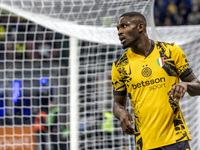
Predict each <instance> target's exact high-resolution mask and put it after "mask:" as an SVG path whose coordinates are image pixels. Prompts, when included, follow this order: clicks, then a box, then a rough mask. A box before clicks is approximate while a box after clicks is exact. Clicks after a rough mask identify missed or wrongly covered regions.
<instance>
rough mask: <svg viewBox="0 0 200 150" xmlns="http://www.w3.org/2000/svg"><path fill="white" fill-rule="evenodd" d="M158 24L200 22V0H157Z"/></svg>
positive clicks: (155, 7) (156, 23) (156, 18)
mask: <svg viewBox="0 0 200 150" xmlns="http://www.w3.org/2000/svg"><path fill="white" fill-rule="evenodd" d="M154 16H155V25H156V26H172V25H197V24H200V1H199V0H156V1H155V6H154Z"/></svg>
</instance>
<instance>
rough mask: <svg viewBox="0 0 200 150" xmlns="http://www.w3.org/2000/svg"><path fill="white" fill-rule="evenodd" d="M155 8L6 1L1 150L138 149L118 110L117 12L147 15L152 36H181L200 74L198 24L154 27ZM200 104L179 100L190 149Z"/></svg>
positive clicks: (94, 1)
mask: <svg viewBox="0 0 200 150" xmlns="http://www.w3.org/2000/svg"><path fill="white" fill-rule="evenodd" d="M153 8H154V0H149V1H146V0H120V1H118V0H56V1H52V0H3V1H1V2H0V14H1V15H0V17H1V20H0V48H1V50H0V132H1V133H2V134H1V135H0V142H1V145H0V149H2V150H5V149H8V148H10V149H24V150H28V149H30V150H35V149H37V148H44V149H50V148H52V149H58V150H70V149H71V150H87V149H88V150H89V149H94V150H97V149H99V150H100V149H111V150H114V149H124V150H126V149H135V147H134V146H135V143H134V137H132V136H129V135H126V134H124V133H123V132H122V129H121V127H120V125H119V122H118V121H117V119H116V118H114V116H113V115H112V102H113V98H112V84H111V68H112V63H113V61H114V60H116V59H117V58H118V57H119V56H120V55H121V54H122V53H124V50H122V47H121V45H120V41H119V39H118V35H117V29H116V24H117V21H118V19H119V16H120V15H121V14H123V13H125V12H128V11H139V12H141V13H142V14H144V15H145V17H146V18H147V25H148V27H147V32H148V34H149V36H150V38H151V39H153V40H162V41H166V42H176V43H177V44H178V45H179V46H180V47H181V48H182V49H183V51H184V52H185V53H186V56H187V57H188V61H189V64H190V65H191V67H192V69H193V70H194V73H195V74H196V76H197V77H198V78H199V79H200V71H199V70H200V68H199V65H198V63H199V62H200V60H199V59H200V58H199V57H197V56H199V53H200V51H199V47H200V38H199V37H200V26H199V25H197V26H178V27H174V26H172V27H155V24H154V19H153ZM199 105H200V102H199V100H198V97H190V96H189V95H187V94H186V95H185V97H184V99H183V100H182V101H181V107H182V111H183V114H184V117H185V120H186V123H187V126H188V128H189V131H190V133H191V136H192V141H191V142H190V144H191V147H192V149H199V148H200V145H199V143H200V141H199V139H200V134H199V131H198V129H199V127H200V126H199V124H200V120H199V117H198V116H199V115H198V114H199V113H200V111H199V109H198V108H199ZM127 109H128V110H129V111H130V112H131V113H133V110H132V108H131V104H130V102H129V101H128V104H127Z"/></svg>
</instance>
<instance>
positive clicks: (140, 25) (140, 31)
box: [138, 23, 144, 33]
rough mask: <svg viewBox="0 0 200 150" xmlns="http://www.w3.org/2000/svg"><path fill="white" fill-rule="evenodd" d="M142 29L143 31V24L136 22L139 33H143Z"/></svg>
mask: <svg viewBox="0 0 200 150" xmlns="http://www.w3.org/2000/svg"><path fill="white" fill-rule="evenodd" d="M143 31H144V24H143V23H139V24H138V32H139V33H143Z"/></svg>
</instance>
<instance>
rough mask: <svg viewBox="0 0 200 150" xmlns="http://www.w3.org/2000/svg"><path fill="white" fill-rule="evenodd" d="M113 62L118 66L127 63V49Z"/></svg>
mask: <svg viewBox="0 0 200 150" xmlns="http://www.w3.org/2000/svg"><path fill="white" fill-rule="evenodd" d="M114 64H115V66H116V67H118V66H121V65H122V66H124V65H127V64H128V57H127V51H126V52H125V53H123V54H122V55H121V56H120V57H119V58H118V59H116V60H115V61H114Z"/></svg>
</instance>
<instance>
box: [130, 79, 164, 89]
mask: <svg viewBox="0 0 200 150" xmlns="http://www.w3.org/2000/svg"><path fill="white" fill-rule="evenodd" d="M165 82H166V81H165V78H164V77H161V78H155V79H151V80H147V81H141V82H140V83H137V84H132V87H133V89H138V88H142V87H149V90H155V89H158V88H162V87H166V86H165Z"/></svg>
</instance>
